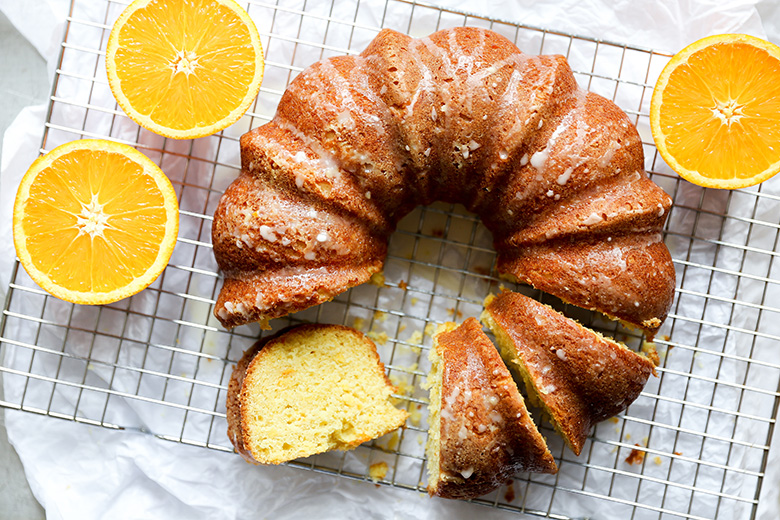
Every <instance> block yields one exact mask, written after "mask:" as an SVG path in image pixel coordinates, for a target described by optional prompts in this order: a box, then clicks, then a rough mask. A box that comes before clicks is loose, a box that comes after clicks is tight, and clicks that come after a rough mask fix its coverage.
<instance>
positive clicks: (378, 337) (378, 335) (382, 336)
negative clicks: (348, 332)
mask: <svg viewBox="0 0 780 520" xmlns="http://www.w3.org/2000/svg"><path fill="white" fill-rule="evenodd" d="M366 336H368V337H369V338H371V339H373V340H374V341H375V342H377V343H379V344H380V345H384V344H385V343H387V340H389V339H390V336H388V335H387V332H377V331H375V330H372V331H370V332H369V333H368V334H366Z"/></svg>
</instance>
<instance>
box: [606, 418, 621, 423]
mask: <svg viewBox="0 0 780 520" xmlns="http://www.w3.org/2000/svg"><path fill="white" fill-rule="evenodd" d="M609 422H612V423H615V424H617V423H618V422H620V420H619V419H618V418H617V417H610V418H609Z"/></svg>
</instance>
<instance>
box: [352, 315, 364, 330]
mask: <svg viewBox="0 0 780 520" xmlns="http://www.w3.org/2000/svg"><path fill="white" fill-rule="evenodd" d="M365 324H366V320H364V319H363V318H361V317H360V316H358V317H356V318H355V321H353V322H352V326H353V327H354V328H356V329H358V330H362V329H363V325H365Z"/></svg>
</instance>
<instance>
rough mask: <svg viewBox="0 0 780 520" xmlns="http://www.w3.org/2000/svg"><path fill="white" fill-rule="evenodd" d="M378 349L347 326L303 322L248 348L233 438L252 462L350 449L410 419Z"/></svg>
mask: <svg viewBox="0 0 780 520" xmlns="http://www.w3.org/2000/svg"><path fill="white" fill-rule="evenodd" d="M394 391H395V389H394V388H393V386H392V385H391V384H390V381H388V379H387V377H386V376H385V372H384V365H383V364H382V362H381V361H380V360H379V356H378V354H377V352H376V346H375V345H374V343H373V342H372V341H371V340H370V339H368V338H367V337H366V336H365V335H364V334H362V333H361V332H358V331H357V330H354V329H350V328H348V327H343V326H340V325H301V326H298V327H295V328H293V329H289V330H287V331H283V332H282V333H280V334H277V335H275V336H272V337H269V338H266V339H263V340H261V341H259V342H258V343H256V344H255V345H254V346H253V347H252V348H250V349H249V350H247V351H246V352H245V353H244V356H243V357H242V359H241V360H240V361H239V363H238V364H237V365H236V367H235V369H234V370H233V375H232V377H231V379H230V383H229V385H228V396H227V422H228V437H229V438H230V440H231V442H232V443H233V446H234V447H235V448H236V451H237V452H238V453H240V454H241V455H242V456H243V457H244V458H245V459H246V460H247V461H249V462H253V463H260V464H280V463H282V462H286V461H289V460H293V459H297V458H299V457H308V456H310V455H314V454H317V453H323V452H325V451H329V450H350V449H353V448H355V447H357V446H358V445H359V444H361V443H363V442H366V441H369V440H371V439H375V438H377V437H379V436H381V435H384V434H385V433H389V432H391V431H393V430H395V429H396V428H399V427H400V426H401V425H403V424H404V422H405V421H406V417H407V412H406V411H405V410H399V409H397V408H396V407H395V406H393V404H392V402H391V399H390V397H391V394H392V393H393V392H394Z"/></svg>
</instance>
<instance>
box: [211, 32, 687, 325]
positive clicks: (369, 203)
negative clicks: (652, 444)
mask: <svg viewBox="0 0 780 520" xmlns="http://www.w3.org/2000/svg"><path fill="white" fill-rule="evenodd" d="M643 161H644V160H643V151H642V143H641V140H640V138H639V135H638V133H637V131H636V129H635V128H634V126H633V125H632V124H631V121H629V119H628V117H627V116H626V115H625V114H624V113H623V112H622V111H621V110H620V109H619V108H618V107H617V106H615V105H614V104H613V103H612V102H611V101H609V100H607V99H605V98H603V97H601V96H598V95H596V94H593V93H588V92H585V91H582V90H580V89H579V88H578V87H577V84H576V81H575V79H574V76H573V74H572V71H571V69H570V68H569V66H568V64H567V62H566V60H565V59H564V58H563V57H562V56H531V55H527V54H523V53H521V52H520V51H519V50H518V49H517V48H516V47H515V46H514V45H513V44H512V43H511V42H510V41H509V40H507V39H505V38H504V37H502V36H500V35H498V34H496V33H494V32H491V31H488V30H485V29H481V28H456V29H448V30H443V31H439V32H436V33H434V34H432V35H431V36H429V37H427V38H420V39H412V38H410V37H408V36H405V35H403V34H400V33H397V32H394V31H391V30H383V31H382V32H380V33H379V34H378V35H377V37H376V38H375V39H374V41H373V42H372V43H371V44H370V45H369V46H368V48H367V49H366V50H365V51H364V52H363V53H362V54H360V55H357V56H341V57H335V58H330V59H326V60H323V61H320V62H318V63H315V64H314V65H312V66H311V67H309V68H307V69H306V70H304V71H303V72H301V73H300V75H298V77H297V78H296V79H295V80H294V81H293V82H292V83H291V84H290V86H289V88H288V89H287V90H286V92H285V93H284V95H283V96H282V99H281V101H280V103H279V106H278V110H277V113H276V115H275V117H274V119H273V120H272V121H271V122H270V123H268V124H266V125H263V126H261V127H259V128H256V129H254V130H252V131H250V132H248V133H247V134H245V135H244V136H242V138H241V165H242V171H241V174H240V176H239V177H238V178H237V179H236V180H235V181H234V182H233V183H232V184H231V185H230V186H229V187H228V189H227V190H226V192H225V193H224V195H223V197H222V198H221V200H220V203H219V205H218V208H217V210H216V212H215V215H214V223H213V228H212V238H213V245H214V253H215V255H216V259H217V262H218V264H219V266H220V268H221V269H222V271H223V273H224V277H225V280H224V285H223V287H222V290H221V292H220V294H219V298H218V300H217V304H216V307H215V315H216V316H217V318H218V319H219V320H220V322H221V323H222V324H223V325H224V326H225V327H235V326H237V325H241V324H244V323H249V322H252V321H260V322H261V324H262V326H264V327H267V320H268V319H271V318H275V317H280V316H283V315H285V314H288V313H290V312H294V311H297V310H301V309H304V308H306V307H309V306H312V305H315V304H318V303H322V302H324V301H327V300H329V299H331V298H333V297H334V296H335V295H337V294H339V293H341V292H343V291H345V290H346V289H348V288H349V287H351V286H354V285H357V284H360V283H363V282H365V281H367V280H368V279H369V278H370V277H371V275H372V274H374V273H376V272H378V271H380V270H381V269H382V266H383V262H384V259H385V256H386V252H387V241H388V237H389V236H390V234H391V233H392V232H393V230H394V229H395V227H396V224H397V223H398V221H399V219H401V218H402V217H403V216H404V215H406V214H407V213H408V212H409V211H411V210H412V209H413V208H414V207H416V206H417V205H420V204H430V203H431V202H433V201H437V200H442V201H446V202H452V203H460V204H463V205H464V206H465V207H466V208H467V209H468V210H470V211H472V212H474V213H476V214H477V215H479V217H480V218H481V219H482V221H483V222H484V224H485V226H486V227H487V229H488V230H490V232H491V233H492V234H493V240H494V245H495V249H496V252H497V253H498V258H497V269H498V271H499V272H500V273H502V274H503V275H505V276H508V277H510V278H513V279H516V280H518V281H521V282H524V283H528V284H531V285H533V286H534V287H537V288H539V289H541V290H544V291H546V292H548V293H551V294H553V295H555V296H557V297H559V298H561V299H563V300H565V301H567V302H570V303H572V304H574V305H578V306H580V307H584V308H587V309H592V310H597V311H600V312H602V313H605V314H607V315H609V316H610V317H613V318H617V319H620V320H623V321H625V322H627V323H630V324H633V325H635V326H638V327H640V328H642V329H644V330H646V331H647V332H648V333H650V334H651V335H652V334H653V333H654V332H655V331H656V330H657V329H658V327H659V326H660V325H661V322H662V321H663V320H664V318H665V317H666V314H667V312H668V309H669V307H670V305H671V302H672V297H673V294H674V285H675V274H674V268H673V265H672V261H671V257H670V255H669V251H668V250H667V248H666V246H665V245H664V243H663V242H662V237H661V230H662V227H663V225H664V221H665V219H666V215H667V213H668V211H669V208H670V205H671V199H670V198H669V197H668V196H667V195H666V194H665V193H664V192H663V191H662V190H661V189H660V188H659V187H658V186H656V185H655V184H654V183H653V182H652V181H650V179H649V178H648V176H647V174H646V173H645V172H644V169H643V167H644V163H643Z"/></svg>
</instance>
